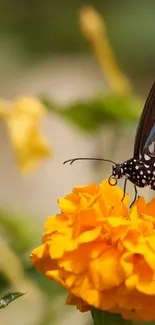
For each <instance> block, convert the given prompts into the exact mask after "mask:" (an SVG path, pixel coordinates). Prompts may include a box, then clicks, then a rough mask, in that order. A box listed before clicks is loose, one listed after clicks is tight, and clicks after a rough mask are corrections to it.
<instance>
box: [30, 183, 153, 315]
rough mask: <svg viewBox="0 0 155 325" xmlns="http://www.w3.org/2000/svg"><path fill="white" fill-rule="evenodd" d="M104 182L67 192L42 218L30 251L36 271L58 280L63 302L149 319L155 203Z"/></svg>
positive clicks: (84, 309)
mask: <svg viewBox="0 0 155 325" xmlns="http://www.w3.org/2000/svg"><path fill="white" fill-rule="evenodd" d="M122 196H123V192H122V190H121V189H119V188H117V187H111V186H110V185H109V184H108V181H107V180H104V181H103V182H102V183H101V184H100V185H96V184H92V185H89V186H80V187H76V188H74V189H73V191H72V193H70V194H69V195H67V196H66V197H65V198H64V199H59V200H58V203H59V207H60V209H61V212H60V214H57V215H56V216H50V217H48V219H47V221H46V224H45V230H46V231H45V233H44V235H43V244H42V245H41V246H40V247H37V248H36V249H34V250H33V252H32V253H31V260H32V262H33V263H34V264H35V266H36V268H37V270H38V271H39V272H42V273H44V274H45V275H46V277H48V278H49V279H51V280H55V281H57V282H59V283H60V284H61V285H62V286H63V287H64V288H65V289H66V290H67V291H68V297H67V303H68V304H71V305H75V306H76V307H77V308H78V309H79V310H80V311H87V310H90V309H91V306H94V307H96V308H97V309H100V310H103V311H109V312H112V313H120V314H121V315H122V316H123V317H124V318H126V319H133V320H138V321H139V320H145V321H149V320H154V319H155V309H154V306H155V200H152V201H151V202H150V203H148V204H147V203H146V202H145V200H144V199H143V198H139V199H138V200H137V202H136V203H135V204H134V206H133V207H132V208H131V209H129V208H128V203H129V197H128V195H126V197H125V199H124V201H123V202H122V200H121V199H122Z"/></svg>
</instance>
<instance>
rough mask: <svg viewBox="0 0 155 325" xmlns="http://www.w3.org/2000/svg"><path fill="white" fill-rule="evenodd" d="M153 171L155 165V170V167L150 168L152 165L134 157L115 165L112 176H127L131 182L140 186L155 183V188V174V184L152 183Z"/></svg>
mask: <svg viewBox="0 0 155 325" xmlns="http://www.w3.org/2000/svg"><path fill="white" fill-rule="evenodd" d="M152 167H153V166H152ZM153 172H154V173H155V166H154V170H153V168H150V166H148V165H146V164H144V163H143V162H142V161H140V160H136V159H133V158H132V159H130V160H127V161H125V162H124V163H122V164H117V165H116V166H113V170H112V176H114V177H115V178H117V179H119V178H121V177H123V176H125V177H126V178H127V179H128V180H129V181H130V182H132V183H133V184H135V185H136V186H138V187H145V186H147V185H154V188H155V176H154V184H152V180H153Z"/></svg>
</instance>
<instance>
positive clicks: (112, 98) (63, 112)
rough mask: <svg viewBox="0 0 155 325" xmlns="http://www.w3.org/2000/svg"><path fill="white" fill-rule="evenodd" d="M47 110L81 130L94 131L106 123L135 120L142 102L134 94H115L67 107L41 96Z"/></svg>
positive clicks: (122, 122)
mask: <svg viewBox="0 0 155 325" xmlns="http://www.w3.org/2000/svg"><path fill="white" fill-rule="evenodd" d="M42 101H43V103H44V104H45V106H46V107H47V110H48V111H49V112H51V113H55V114H58V115H60V116H61V117H63V118H65V119H66V120H68V121H70V122H72V123H73V124H74V125H76V126H77V127H79V128H80V129H82V130H83V131H88V132H91V131H96V130H98V129H99V128H100V127H102V126H103V125H104V124H106V123H111V124H114V123H115V124H122V125H125V124H126V123H127V124H131V123H135V122H137V119H138V117H139V115H140V112H141V108H142V102H141V101H140V100H139V99H138V98H136V97H134V96H118V95H115V94H110V95H105V96H100V97H99V96H98V97H96V98H94V99H92V100H88V101H78V102H75V103H73V104H71V105H69V106H68V107H63V108H61V107H57V106H56V105H54V103H50V100H49V99H47V98H42Z"/></svg>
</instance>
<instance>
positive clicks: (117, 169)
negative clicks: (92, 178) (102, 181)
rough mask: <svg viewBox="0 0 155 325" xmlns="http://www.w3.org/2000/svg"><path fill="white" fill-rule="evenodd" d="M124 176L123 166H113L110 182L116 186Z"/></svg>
mask: <svg viewBox="0 0 155 325" xmlns="http://www.w3.org/2000/svg"><path fill="white" fill-rule="evenodd" d="M122 176H123V168H122V165H121V164H115V165H113V166H112V175H111V176H110V177H109V178H108V182H109V184H110V185H111V186H115V185H116V184H117V182H118V179H120V178H121V177H122Z"/></svg>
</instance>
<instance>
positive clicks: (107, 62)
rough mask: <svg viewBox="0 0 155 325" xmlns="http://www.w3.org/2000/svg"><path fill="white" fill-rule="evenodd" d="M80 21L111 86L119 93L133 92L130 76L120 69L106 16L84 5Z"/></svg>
mask: <svg viewBox="0 0 155 325" xmlns="http://www.w3.org/2000/svg"><path fill="white" fill-rule="evenodd" d="M79 22H80V27H81V30H82V32H83V34H84V36H85V37H86V38H87V39H88V40H89V42H90V43H91V45H92V47H93V50H94V52H95V54H96V57H97V59H98V62H99V64H100V67H101V69H102V70H103V72H104V75H105V78H106V79H107V81H108V83H109V86H110V87H111V88H112V90H113V91H114V92H116V93H117V94H119V95H124V94H128V93H130V92H131V84H130V82H129V80H128V78H127V77H126V76H125V75H124V74H123V73H122V71H121V70H120V68H119V66H118V63H117V61H116V58H115V56H114V53H113V50H112V47H111V44H110V41H109V39H108V36H107V30H106V23H105V21H104V18H103V17H102V16H101V15H100V14H99V13H98V12H97V11H96V10H95V9H94V8H93V7H90V6H86V7H83V8H82V9H81V10H80V13H79Z"/></svg>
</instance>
